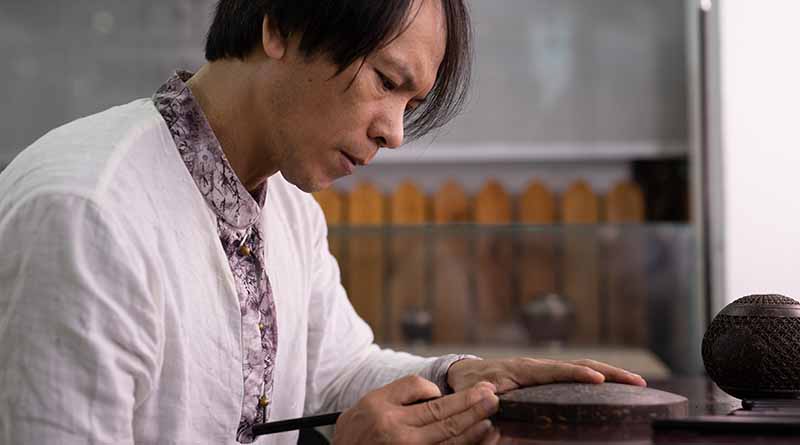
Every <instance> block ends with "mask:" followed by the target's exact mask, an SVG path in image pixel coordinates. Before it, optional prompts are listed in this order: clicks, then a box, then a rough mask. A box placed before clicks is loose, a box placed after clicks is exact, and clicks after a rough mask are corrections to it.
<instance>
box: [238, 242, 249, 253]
mask: <svg viewBox="0 0 800 445" xmlns="http://www.w3.org/2000/svg"><path fill="white" fill-rule="evenodd" d="M239 253H240V254H241V255H242V256H250V248H249V247H247V245H246V244H242V247H240V248H239Z"/></svg>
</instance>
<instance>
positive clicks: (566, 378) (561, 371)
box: [512, 359, 605, 386]
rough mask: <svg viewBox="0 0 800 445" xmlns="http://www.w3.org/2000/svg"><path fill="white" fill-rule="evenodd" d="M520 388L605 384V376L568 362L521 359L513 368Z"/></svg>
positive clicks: (586, 367)
mask: <svg viewBox="0 0 800 445" xmlns="http://www.w3.org/2000/svg"><path fill="white" fill-rule="evenodd" d="M512 369H513V370H514V374H515V375H516V376H517V378H516V379H515V380H516V381H517V382H519V384H520V386H530V385H546V384H548V383H556V382H579V383H603V381H605V376H604V375H603V374H602V373H600V372H598V371H595V370H594V369H592V368H590V367H588V366H582V365H576V364H573V363H568V362H557V361H541V360H533V359H521V360H519V361H517V362H516V365H515V366H512Z"/></svg>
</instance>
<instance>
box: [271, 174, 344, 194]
mask: <svg viewBox="0 0 800 445" xmlns="http://www.w3.org/2000/svg"><path fill="white" fill-rule="evenodd" d="M283 177H284V179H286V180H287V181H289V182H290V183H291V184H293V185H294V186H295V187H297V188H299V189H300V190H302V191H304V192H306V193H314V192H318V191H320V190H324V189H326V188H328V187H330V186H331V184H332V183H333V181H332V180H330V179H327V178H325V179H320V178H314V177H303V178H296V177H294V176H293V175H290V174H287V173H284V174H283Z"/></svg>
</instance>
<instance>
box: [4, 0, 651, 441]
mask: <svg viewBox="0 0 800 445" xmlns="http://www.w3.org/2000/svg"><path fill="white" fill-rule="evenodd" d="M469 51H470V50H469V20H468V15H467V12H466V9H465V6H464V4H463V0H416V1H409V0H405V1H404V0H391V1H388V0H387V1H382V2H374V1H371V0H351V1H347V2H343V1H339V2H337V1H330V2H322V3H320V2H316V1H311V0H307V1H298V0H260V1H256V0H222V1H221V2H220V3H219V5H218V7H217V12H216V16H215V19H214V22H213V24H212V26H211V29H210V31H209V34H208V41H207V46H206V56H207V59H208V60H209V63H208V64H207V65H205V66H204V67H202V68H201V69H200V70H199V71H198V72H197V73H196V74H194V75H192V74H189V73H185V72H179V73H178V74H176V75H175V76H173V77H172V78H170V79H169V80H168V81H167V82H166V83H165V84H164V85H163V86H162V87H161V88H160V89H159V90H158V91H157V92H156V93H155V95H154V96H153V98H151V99H143V100H138V101H134V102H132V103H130V104H127V105H123V106H120V107H115V108H112V109H110V110H107V111H105V112H102V113H100V114H97V115H94V116H90V117H87V118H85V119H80V120H78V121H75V122H72V123H70V124H67V125H66V126H64V127H61V128H58V129H56V130H53V131H52V132H50V133H48V134H47V135H45V136H44V137H43V138H41V139H40V140H38V141H37V142H35V143H34V144H33V145H32V146H31V147H29V148H28V149H26V150H25V151H24V152H23V153H22V154H20V156H19V157H18V158H17V159H16V160H15V161H14V162H13V163H12V165H10V166H9V167H8V168H7V170H6V171H5V172H3V174H2V175H1V176H0V191H2V193H0V196H1V197H0V215H2V216H1V218H2V219H0V246H2V249H3V255H4V257H3V258H4V259H3V261H2V263H1V264H0V361H2V363H4V366H3V367H2V369H0V397H2V409H1V410H0V435H1V436H2V440H3V443H59V444H63V443H87V442H91V443H134V442H135V443H147V444H149V443H153V444H156V443H159V444H160V443H187V444H190V443H236V442H237V441H238V442H243V443H247V442H252V441H254V440H255V441H257V442H258V443H294V442H295V441H296V438H297V436H296V433H284V434H279V435H275V436H272V437H261V438H254V437H253V436H252V434H251V430H250V428H251V426H252V425H253V424H255V423H259V422H266V421H271V420H279V419H285V418H292V417H298V416H301V415H310V414H314V413H321V412H326V411H334V410H342V409H346V410H347V411H346V412H345V413H344V414H343V415H342V416H341V418H340V420H339V422H338V424H337V429H336V437H335V440H336V441H337V442H340V443H348V444H351V443H376V442H413V443H438V442H443V441H452V442H458V443H461V442H475V441H479V440H483V439H490V438H491V436H490V434H491V424H490V423H489V421H488V420H487V418H488V417H489V416H490V415H491V414H492V413H494V412H495V410H496V409H497V403H498V400H497V397H496V395H495V393H499V392H504V391H508V390H510V389H513V388H516V387H519V386H524V385H534V384H541V383H548V382H553V381H584V382H602V381H603V380H604V379H611V380H616V381H619V382H625V383H631V384H638V385H644V384H645V383H644V381H643V380H642V379H641V377H638V376H636V375H633V374H629V373H627V372H625V371H623V370H620V369H618V368H614V367H611V366H608V365H605V364H602V363H597V362H592V361H581V362H579V363H558V362H551V361H541V360H533V359H509V360H479V359H476V358H473V357H467V356H458V355H452V356H445V357H440V358H434V359H423V358H419V357H414V356H411V355H408V354H403V353H398V352H394V351H389V350H381V349H379V348H378V347H377V346H375V345H374V344H373V338H372V334H371V331H370V330H369V328H368V326H367V325H366V324H365V323H364V322H363V321H362V320H361V319H360V318H358V316H357V315H356V314H355V313H354V311H353V309H352V307H351V306H350V304H349V303H348V300H347V296H346V294H345V292H344V290H343V288H342V287H341V285H340V282H339V271H338V267H337V265H336V262H335V260H334V258H333V257H332V256H331V255H330V253H329V252H328V248H327V241H326V226H325V221H324V217H323V215H322V213H321V211H320V209H319V207H318V206H317V205H316V204H315V203H314V201H313V199H312V198H311V197H310V196H309V195H308V194H307V193H304V192H312V191H314V190H319V189H321V188H324V187H327V186H328V185H329V184H330V183H331V182H332V181H334V180H335V179H336V178H338V177H341V176H343V175H346V174H349V173H351V172H352V171H353V169H354V168H355V167H356V166H358V165H364V164H367V163H368V162H369V161H370V160H371V159H372V158H373V157H374V156H375V155H376V153H377V152H378V150H379V149H380V148H382V147H386V148H396V147H399V146H400V145H401V144H402V143H403V139H404V133H405V132H408V133H409V134H411V135H413V136H419V135H421V134H424V133H426V132H428V131H430V130H432V129H434V128H436V127H438V126H441V125H442V124H443V123H444V122H446V121H447V120H448V119H449V118H450V117H451V116H452V115H453V112H454V111H455V110H456V109H457V108H458V105H459V104H460V102H461V100H462V99H463V94H464V91H465V88H466V85H465V82H464V80H465V79H466V74H467V73H468V70H469V57H468V55H469ZM450 392H454V393H453V394H449V395H446V396H445V397H442V398H439V399H438V400H434V401H429V402H425V403H422V404H414V405H411V403H412V402H414V401H418V400H422V399H429V398H433V397H437V396H440V395H442V394H443V393H450Z"/></svg>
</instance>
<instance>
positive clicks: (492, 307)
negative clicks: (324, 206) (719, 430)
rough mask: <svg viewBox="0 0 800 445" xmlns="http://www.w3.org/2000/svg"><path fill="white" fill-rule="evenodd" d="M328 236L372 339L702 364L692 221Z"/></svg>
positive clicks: (344, 231)
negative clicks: (618, 352) (636, 354)
mask: <svg viewBox="0 0 800 445" xmlns="http://www.w3.org/2000/svg"><path fill="white" fill-rule="evenodd" d="M330 242H331V246H332V250H334V255H336V257H337V258H338V260H339V263H340V265H341V268H342V272H343V273H342V275H343V280H344V282H345V287H346V288H347V290H348V294H349V296H350V299H351V301H352V302H353V305H354V306H355V307H356V310H357V311H358V312H359V314H361V315H362V316H363V317H364V318H365V319H366V320H367V321H368V322H369V323H370V325H371V326H372V327H373V329H374V330H375V334H376V340H377V341H378V342H379V343H382V344H385V345H391V346H392V347H398V348H408V347H411V346H420V345H426V347H434V348H438V347H440V346H441V347H446V346H450V347H451V349H453V350H458V346H465V345H472V346H473V347H481V348H493V347H502V348H510V347H522V348H527V347H532V348H548V349H551V350H552V349H553V348H555V349H559V348H561V349H564V348H566V349H569V348H590V349H592V350H596V349H597V348H601V349H602V348H604V347H607V348H611V347H625V348H634V349H635V348H641V349H644V350H649V351H652V352H653V353H655V354H656V355H657V356H658V357H659V358H660V359H661V360H663V361H664V363H666V364H667V366H668V367H669V368H670V369H671V370H672V372H674V373H679V374H680V373H696V372H698V371H699V370H700V369H701V368H700V366H701V365H700V359H699V350H698V349H699V344H700V336H701V332H702V327H701V317H700V312H699V307H700V305H699V304H698V301H700V299H699V296H697V295H694V294H693V292H694V290H693V289H695V280H696V277H695V272H694V265H693V261H692V258H693V257H694V252H695V245H694V244H695V240H694V235H693V231H692V228H691V226H690V225H685V224H632V225H609V224H603V225H552V226H529V225H508V226H486V225H438V226H437V225H420V226H385V227H353V226H349V227H344V226H342V227H332V228H331V229H330ZM439 349H441V348H439ZM439 349H436V350H437V351H438V350H439Z"/></svg>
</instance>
